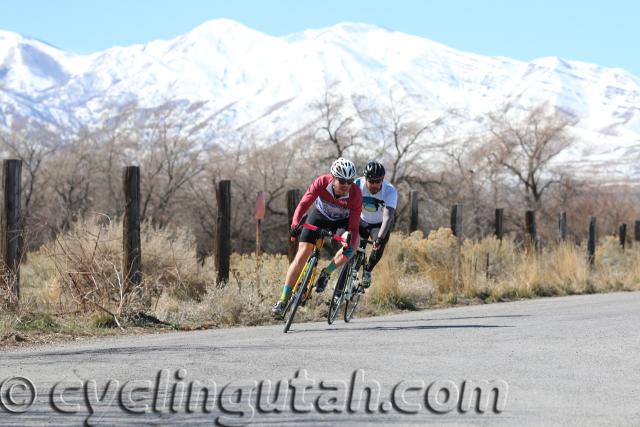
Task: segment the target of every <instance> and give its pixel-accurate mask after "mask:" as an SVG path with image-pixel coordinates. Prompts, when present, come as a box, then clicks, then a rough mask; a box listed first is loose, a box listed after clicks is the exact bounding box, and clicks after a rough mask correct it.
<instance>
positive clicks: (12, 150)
mask: <svg viewBox="0 0 640 427" xmlns="http://www.w3.org/2000/svg"><path fill="white" fill-rule="evenodd" d="M62 144H63V141H62V139H61V137H59V136H58V134H57V133H56V132H55V130H54V129H51V128H50V127H48V126H47V125H45V124H42V123H39V122H36V121H34V120H32V119H25V120H20V121H15V122H14V123H13V125H12V128H11V130H10V131H2V132H0V150H2V151H3V152H4V153H5V155H7V156H10V157H14V158H17V159H20V160H22V170H23V173H24V174H25V175H24V184H23V186H22V188H23V194H24V199H23V200H24V208H23V211H22V212H23V213H22V214H23V221H24V223H25V224H29V222H30V220H31V217H32V215H33V214H34V212H37V211H38V210H39V209H42V208H43V206H44V200H45V195H46V189H45V188H43V187H44V184H45V181H46V180H45V178H44V169H45V166H46V161H47V160H48V159H49V158H50V156H51V155H52V154H53V153H55V152H56V150H58V149H60V147H61V146H62Z"/></svg>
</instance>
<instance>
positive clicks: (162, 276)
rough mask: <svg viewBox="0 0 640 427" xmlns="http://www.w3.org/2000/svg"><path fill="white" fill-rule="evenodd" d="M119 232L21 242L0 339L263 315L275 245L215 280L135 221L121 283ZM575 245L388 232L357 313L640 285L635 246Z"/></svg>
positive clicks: (607, 241) (93, 228)
mask: <svg viewBox="0 0 640 427" xmlns="http://www.w3.org/2000/svg"><path fill="white" fill-rule="evenodd" d="M121 236H122V228H121V226H120V225H115V224H114V223H112V222H109V221H102V222H83V223H79V224H76V225H74V227H73V228H72V229H71V230H70V231H69V232H67V233H65V234H63V235H60V236H58V238H57V239H56V240H55V241H54V242H51V243H49V244H47V245H45V246H43V247H42V248H41V249H40V250H38V251H37V252H33V253H30V254H29V256H28V258H27V262H25V263H24V264H23V266H22V270H21V271H22V273H21V283H22V288H21V289H22V304H21V306H20V308H19V310H18V311H14V312H11V313H9V312H4V313H3V314H2V316H0V342H1V341H2V339H1V338H2V337H6V336H9V335H11V334H12V333H14V332H16V331H17V332H20V333H33V332H35V331H40V332H42V331H45V332H47V331H48V332H52V333H53V332H55V333H63V334H70V335H90V334H95V333H96V331H98V330H104V329H105V328H106V329H109V328H113V327H115V326H118V324H119V323H121V324H122V325H124V326H127V323H126V320H127V316H126V314H127V313H138V314H139V313H144V314H146V315H148V316H150V317H149V318H150V319H152V320H153V319H154V317H155V318H157V319H161V320H162V321H164V322H168V323H169V324H172V325H174V326H176V327H179V328H188V329H192V328H210V327H222V326H228V325H258V324H265V323H272V322H274V320H273V319H272V318H271V315H270V305H271V303H272V302H273V301H275V300H276V299H277V298H278V295H279V293H280V288H281V284H282V280H283V277H284V274H285V271H286V269H287V266H288V261H287V259H286V257H285V256H283V255H263V256H262V257H261V261H260V265H258V264H257V262H256V259H255V256H254V255H253V254H251V255H238V254H234V255H233V256H232V259H231V278H230V281H229V283H228V284H226V286H218V284H217V283H216V280H215V269H214V267H213V260H212V259H211V258H208V259H206V260H205V261H204V263H203V264H200V263H199V262H197V260H196V249H195V241H194V239H193V237H192V236H191V235H189V233H187V232H186V231H185V230H176V229H163V230H154V229H153V228H152V227H150V226H148V225H145V226H144V227H143V229H142V243H143V254H142V255H143V266H142V269H143V283H142V284H141V285H140V287H139V288H136V289H126V288H124V287H123V283H122V282H123V281H122V267H121V263H122V247H121ZM585 254H586V248H585V245H584V244H583V245H581V246H575V245H573V244H568V243H558V244H554V245H551V246H549V247H545V248H544V249H543V250H542V252H541V253H539V254H531V253H526V252H525V251H523V250H521V248H520V247H519V246H518V245H517V244H516V243H515V242H514V241H512V240H509V239H505V240H503V241H499V240H497V239H495V238H493V237H490V238H486V239H483V240H480V241H471V240H467V241H464V242H463V243H462V244H461V243H459V242H458V240H457V239H456V237H455V236H453V235H452V234H451V231H450V230H449V229H448V228H447V229H444V228H443V229H439V230H435V231H432V232H431V233H430V234H429V237H428V238H427V239H425V238H424V237H423V236H422V234H421V233H419V232H416V233H413V234H411V235H408V236H407V235H403V234H400V233H394V234H393V235H392V236H391V239H390V240H389V243H388V245H387V249H386V251H385V256H384V257H383V259H382V260H381V261H380V263H379V264H378V266H377V267H376V269H375V270H374V281H373V286H372V288H371V290H370V291H369V292H367V295H366V297H365V299H364V301H363V303H362V305H361V307H360V308H359V315H360V316H364V315H376V314H381V313H388V312H393V311H397V310H407V309H408V310H413V309H419V308H425V307H429V306H434V305H451V304H459V303H469V302H474V301H475V302H496V301H507V300H513V299H519V298H532V297H538V296H552V295H570V294H582V293H592V292H606V291H610V290H638V289H640V247H634V248H631V249H627V250H625V251H623V250H622V248H620V246H619V245H618V242H617V240H616V239H615V238H614V237H605V238H603V239H601V241H600V244H599V245H598V248H597V252H596V260H597V261H596V265H595V267H594V268H593V269H592V268H590V266H589V265H588V263H587V259H586V255H585ZM326 262H328V261H323V262H322V263H321V266H322V265H323V264H324V263H326ZM337 276H338V275H337V274H334V277H333V279H334V280H335V279H336V278H337ZM330 293H331V292H330V291H329V292H326V293H325V294H324V295H321V296H316V295H315V294H314V298H313V300H312V301H311V302H310V303H309V304H308V305H307V306H306V307H305V308H304V309H302V310H300V312H299V315H298V316H299V319H297V320H298V321H305V320H320V319H323V318H324V317H325V315H326V311H327V308H326V305H325V303H324V301H326V300H327V299H328V298H329V297H330ZM112 315H115V316H112ZM118 318H119V319H120V322H118V321H117V319H118ZM137 319H138V320H139V317H137ZM131 322H132V321H130V322H129V325H131V324H132V323H131ZM151 323H153V322H151Z"/></svg>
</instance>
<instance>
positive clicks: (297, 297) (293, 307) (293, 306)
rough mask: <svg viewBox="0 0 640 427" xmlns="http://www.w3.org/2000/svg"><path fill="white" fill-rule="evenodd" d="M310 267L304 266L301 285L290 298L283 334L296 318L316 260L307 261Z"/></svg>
mask: <svg viewBox="0 0 640 427" xmlns="http://www.w3.org/2000/svg"><path fill="white" fill-rule="evenodd" d="M307 263H310V265H307V266H305V269H306V272H305V274H304V278H303V279H302V283H300V286H298V290H297V291H296V293H295V294H294V295H293V296H292V297H291V298H292V301H291V302H290V304H289V309H288V314H287V321H286V323H285V325H284V333H285V334H286V333H287V332H289V328H291V324H292V323H293V318H294V317H295V316H296V311H298V307H299V306H300V302H301V301H302V297H303V295H305V294H306V293H307V288H308V287H309V281H310V280H311V275H312V273H313V270H314V269H315V268H316V263H317V261H316V259H311V260H309V261H307Z"/></svg>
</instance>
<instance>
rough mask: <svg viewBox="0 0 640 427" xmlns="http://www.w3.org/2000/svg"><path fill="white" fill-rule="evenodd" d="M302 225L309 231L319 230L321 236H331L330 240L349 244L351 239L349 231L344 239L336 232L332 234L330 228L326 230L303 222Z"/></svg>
mask: <svg viewBox="0 0 640 427" xmlns="http://www.w3.org/2000/svg"><path fill="white" fill-rule="evenodd" d="M302 226H303V227H304V228H308V229H309V230H311V231H317V232H319V233H320V235H321V236H323V237H331V239H332V240H335V241H337V242H340V243H344V244H345V245H347V246H349V241H350V240H351V233H349V236H348V238H347V239H345V238H344V237H342V236H340V235H338V234H333V232H332V231H331V230H327V229H325V228H320V227H317V226H315V225H313V224H307V223H304V224H302Z"/></svg>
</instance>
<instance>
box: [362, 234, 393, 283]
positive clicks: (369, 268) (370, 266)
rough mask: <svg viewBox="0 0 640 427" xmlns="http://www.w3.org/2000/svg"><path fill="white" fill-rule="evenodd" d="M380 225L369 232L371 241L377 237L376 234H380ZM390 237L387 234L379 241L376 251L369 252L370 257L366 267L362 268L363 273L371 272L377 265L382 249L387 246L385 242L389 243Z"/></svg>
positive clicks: (382, 252)
mask: <svg viewBox="0 0 640 427" xmlns="http://www.w3.org/2000/svg"><path fill="white" fill-rule="evenodd" d="M380 225H381V224H378V225H377V226H376V227H375V228H373V229H372V230H371V238H372V240H375V239H376V238H377V237H378V233H379V232H380ZM390 235H391V233H390V232H389V233H387V235H386V236H385V237H384V238H383V239H382V240H381V241H380V247H378V249H375V250H372V251H371V256H370V257H369V260H368V262H367V265H365V267H364V269H365V271H368V272H371V271H372V270H373V268H374V267H375V266H376V264H378V262H379V261H380V260H381V259H382V255H383V254H384V248H385V246H386V245H387V242H388V241H389V236H390Z"/></svg>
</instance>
